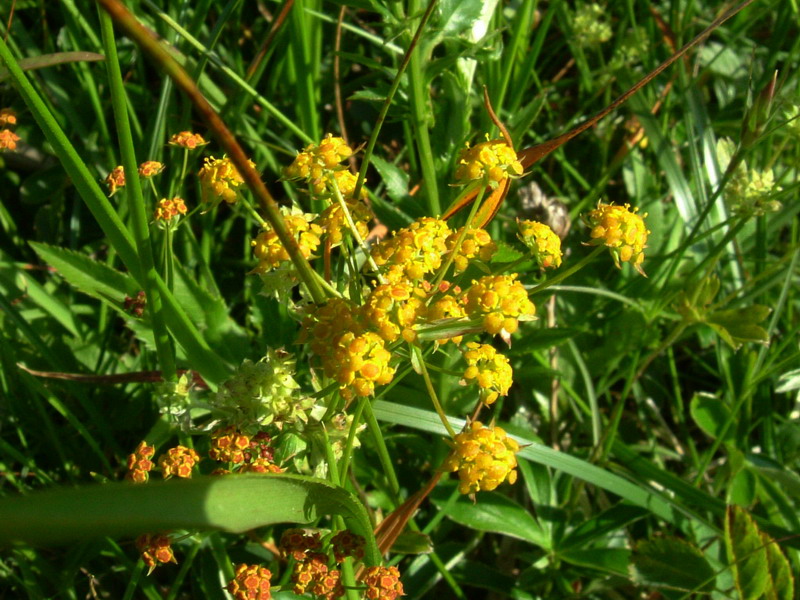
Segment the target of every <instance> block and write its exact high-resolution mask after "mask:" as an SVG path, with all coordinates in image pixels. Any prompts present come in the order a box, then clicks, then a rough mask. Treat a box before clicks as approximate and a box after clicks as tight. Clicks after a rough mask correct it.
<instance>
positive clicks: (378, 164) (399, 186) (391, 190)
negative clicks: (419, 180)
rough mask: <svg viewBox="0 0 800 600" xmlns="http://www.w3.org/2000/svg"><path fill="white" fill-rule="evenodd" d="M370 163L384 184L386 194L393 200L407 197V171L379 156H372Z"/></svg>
mask: <svg viewBox="0 0 800 600" xmlns="http://www.w3.org/2000/svg"><path fill="white" fill-rule="evenodd" d="M372 164H373V165H374V166H375V169H376V170H377V171H378V173H379V174H380V176H381V179H382V180H383V183H384V185H385V186H386V195H387V196H389V198H391V199H392V201H394V202H401V201H402V200H403V199H405V198H407V197H408V173H406V172H405V171H403V170H402V169H401V168H399V167H397V166H396V165H394V164H392V163H390V162H388V161H386V160H383V159H382V158H381V157H380V156H373V157H372Z"/></svg>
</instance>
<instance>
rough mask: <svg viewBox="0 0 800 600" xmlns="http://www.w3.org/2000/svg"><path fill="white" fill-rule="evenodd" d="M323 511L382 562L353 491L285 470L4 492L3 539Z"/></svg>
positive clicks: (260, 520) (309, 515) (222, 524)
mask: <svg viewBox="0 0 800 600" xmlns="http://www.w3.org/2000/svg"><path fill="white" fill-rule="evenodd" d="M324 515H341V516H342V517H343V518H344V520H345V523H346V525H347V527H348V529H349V530H350V531H352V532H354V533H356V534H358V535H361V536H363V537H364V538H365V539H366V540H367V545H366V558H365V562H366V563H367V564H369V565H374V564H378V563H379V562H380V554H379V553H378V548H377V545H376V544H375V537H374V536H373V534H372V527H371V524H370V521H369V517H368V516H367V513H366V510H365V509H364V507H363V506H362V505H361V503H360V502H359V501H358V500H357V499H356V498H355V496H353V494H351V493H350V492H348V491H346V490H344V489H342V488H339V487H335V486H333V485H331V484H330V483H328V482H327V481H324V480H321V479H314V478H311V477H302V476H300V475H283V474H281V475H225V476H216V477H197V478H194V479H189V480H181V481H174V480H173V481H158V482H150V483H147V484H144V485H136V484H131V483H127V482H125V483H108V484H104V485H93V486H86V487H81V488H77V489H65V488H62V489H53V490H47V491H43V492H38V493H34V494H30V495H26V496H16V497H12V498H3V499H0V544H7V543H9V542H12V541H24V542H28V543H33V544H47V545H52V544H63V543H67V542H72V541H76V540H85V539H92V538H97V537H105V536H111V537H116V536H126V537H133V536H136V535H139V534H141V533H146V532H149V531H167V530H173V529H189V530H197V529H203V530H209V529H216V530H221V531H227V532H232V533H241V532H243V531H249V530H251V529H255V528H257V527H263V526H266V525H272V524H275V523H311V522H313V521H316V520H317V519H319V518H321V517H322V516H324Z"/></svg>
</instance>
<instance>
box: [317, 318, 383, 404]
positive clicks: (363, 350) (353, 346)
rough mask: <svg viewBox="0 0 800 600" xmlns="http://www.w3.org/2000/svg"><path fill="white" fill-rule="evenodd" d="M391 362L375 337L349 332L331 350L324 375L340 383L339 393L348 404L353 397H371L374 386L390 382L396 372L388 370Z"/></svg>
mask: <svg viewBox="0 0 800 600" xmlns="http://www.w3.org/2000/svg"><path fill="white" fill-rule="evenodd" d="M391 359H392V353H391V352H389V351H388V350H387V349H386V346H385V344H384V341H383V338H381V336H379V335H378V334H377V333H373V332H371V331H367V332H365V333H362V334H360V335H359V334H355V333H353V332H352V331H348V332H346V333H345V334H344V335H342V336H341V337H340V338H339V339H338V342H337V343H336V346H335V347H334V348H333V351H332V353H331V360H330V361H328V362H327V363H326V364H325V371H326V373H325V374H326V375H327V376H328V377H333V378H334V379H336V381H338V382H339V384H340V386H341V387H340V393H341V394H342V396H343V397H344V398H345V399H347V400H350V399H352V398H353V396H354V395H355V396H371V395H372V394H374V393H375V386H376V385H386V384H387V383H389V382H391V381H392V378H393V377H394V372H395V369H394V368H393V367H390V366H389V362H390V361H391Z"/></svg>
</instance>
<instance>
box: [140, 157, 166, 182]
mask: <svg viewBox="0 0 800 600" xmlns="http://www.w3.org/2000/svg"><path fill="white" fill-rule="evenodd" d="M163 170H164V164H163V163H160V162H158V161H157V160H146V161H145V162H143V163H142V164H140V165H139V176H140V177H144V178H145V179H148V178H150V177H153V176H154V175H158V174H159V173H161V171H163Z"/></svg>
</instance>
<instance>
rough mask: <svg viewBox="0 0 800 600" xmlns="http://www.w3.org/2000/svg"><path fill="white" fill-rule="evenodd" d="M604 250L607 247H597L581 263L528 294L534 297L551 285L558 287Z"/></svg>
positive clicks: (532, 289) (541, 284)
mask: <svg viewBox="0 0 800 600" xmlns="http://www.w3.org/2000/svg"><path fill="white" fill-rule="evenodd" d="M604 248H605V246H597V247H596V248H595V249H594V250H592V251H591V252H590V253H589V254H587V255H586V256H584V257H583V258H582V259H581V260H580V261H578V262H577V263H575V264H574V265H572V266H571V267H570V268H569V269H567V270H565V271H562V272H561V273H559V274H558V275H555V276H554V277H551V278H550V279H548V280H546V281H543V282H542V283H540V284H539V285H535V286H533V288H531V289H530V291H529V292H528V295H529V296H533V295H534V294H535V293H537V292H541V291H542V290H545V289H547V288H549V287H550V286H551V285H556V284H557V283H561V282H562V281H564V280H565V279H566V278H567V277H570V276H571V275H574V274H575V273H576V272H578V271H580V270H581V269H582V268H583V267H585V266H586V265H587V264H589V263H590V262H591V261H592V260H594V258H595V257H596V256H597V255H598V254H600V253H601V252H602V251H603V249H604Z"/></svg>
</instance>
